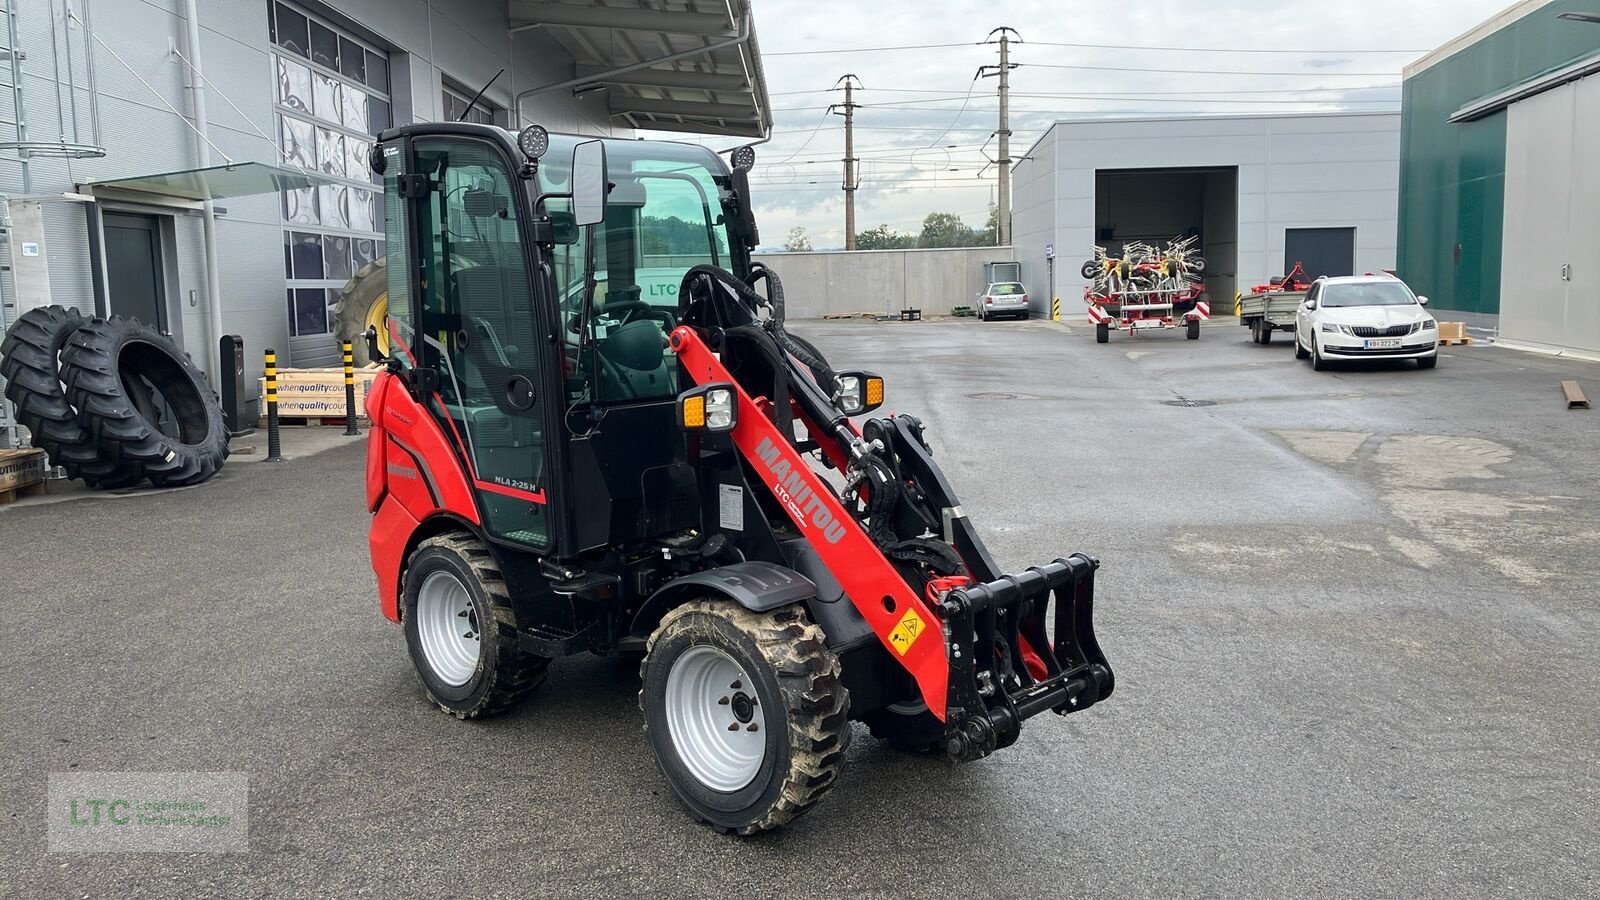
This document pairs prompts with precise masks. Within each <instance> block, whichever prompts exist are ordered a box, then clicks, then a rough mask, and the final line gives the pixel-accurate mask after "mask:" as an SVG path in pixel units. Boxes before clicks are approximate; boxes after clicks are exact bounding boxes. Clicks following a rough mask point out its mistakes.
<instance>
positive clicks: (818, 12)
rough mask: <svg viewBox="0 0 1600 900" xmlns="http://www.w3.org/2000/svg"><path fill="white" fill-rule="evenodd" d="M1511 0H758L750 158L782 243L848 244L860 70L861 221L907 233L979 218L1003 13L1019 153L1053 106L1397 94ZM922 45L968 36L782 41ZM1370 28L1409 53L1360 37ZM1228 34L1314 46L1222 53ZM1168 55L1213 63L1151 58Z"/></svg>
mask: <svg viewBox="0 0 1600 900" xmlns="http://www.w3.org/2000/svg"><path fill="white" fill-rule="evenodd" d="M1504 3H1505V0H1412V2H1409V3H1404V4H1396V3H1391V2H1378V0H1346V2H1345V3H1342V4H1329V3H1326V2H1323V0H1315V2H1312V0H1291V2H1269V0H1206V2H1203V3H1193V2H1190V3H1179V2H1176V0H1161V2H1153V3H1145V4H1135V5H1130V6H1124V7H1119V8H1118V10H1117V14H1116V15H1114V16H1099V15H1089V14H1085V13H1083V12H1081V11H1080V12H1076V13H1070V14H1067V13H1066V12H1065V11H1064V10H1063V6H1062V4H1060V3H1058V2H1055V0H1005V2H977V0H873V2H871V3H849V4H847V3H840V2H826V3H819V2H813V3H795V2H779V0H754V8H755V17H756V29H757V31H758V32H759V33H760V35H761V46H762V51H763V53H764V58H763V65H764V68H765V72H766V78H767V84H768V90H769V91H770V92H771V95H772V96H771V99H772V106H773V117H774V120H775V123H776V124H775V127H774V130H773V139H772V140H771V141H770V142H769V143H767V144H764V145H762V146H761V147H760V148H759V160H758V162H757V164H756V169H755V171H754V172H753V173H752V182H753V183H754V184H755V186H756V203H757V207H756V210H757V214H758V216H759V217H760V220H761V222H762V232H763V234H764V235H766V237H767V240H768V243H779V242H781V240H782V238H783V236H785V235H787V234H788V231H789V229H790V228H791V227H794V226H797V225H798V226H800V227H803V228H805V229H806V231H807V232H808V233H809V235H810V237H811V241H812V244H813V245H814V246H817V247H824V246H829V247H832V246H842V245H843V243H844V212H843V209H844V202H843V192H842V191H841V190H840V182H841V178H842V171H841V169H842V164H841V163H840V159H841V157H843V155H844V136H843V127H842V126H843V121H842V119H841V118H840V117H838V116H824V110H825V109H826V107H827V106H828V105H829V104H831V103H838V102H841V101H842V99H843V97H842V95H841V93H840V92H839V91H836V90H834V89H833V88H834V86H835V82H836V81H837V80H838V78H839V77H840V76H841V75H843V74H845V73H847V72H848V73H853V74H855V75H856V76H857V77H858V78H859V79H860V82H861V84H862V86H863V89H862V90H861V91H859V92H858V93H857V94H856V95H855V99H856V101H857V102H859V103H861V104H862V108H861V109H860V110H858V111H857V113H856V116H855V121H856V125H857V129H856V135H855V145H856V153H857V155H858V156H859V157H860V158H861V159H862V161H863V164H862V169H861V190H860V191H858V192H857V197H856V227H857V229H858V230H864V229H866V228H870V227H873V226H875V225H878V224H889V225H890V226H892V227H895V228H898V229H900V230H905V231H913V230H916V229H917V228H918V227H919V226H920V223H921V221H922V218H923V217H924V216H925V215H927V214H928V213H929V212H934V211H941V212H952V213H957V214H960V215H961V216H962V218H963V219H964V220H965V221H966V222H967V223H968V224H969V225H974V226H979V225H982V224H983V221H984V218H985V217H986V216H987V210H988V205H989V203H990V201H991V197H992V195H993V191H994V189H995V170H994V167H993V166H992V165H990V161H991V160H992V159H993V158H994V157H995V156H996V153H997V148H996V145H995V141H994V140H993V136H994V131H995V129H996V127H997V125H998V98H997V97H996V95H995V87H996V84H995V80H994V79H992V78H990V79H982V80H978V81H974V78H973V76H974V73H975V72H976V71H977V69H978V67H979V66H980V65H985V64H993V63H994V62H996V52H997V51H996V48H995V47H994V46H985V45H982V44H980V43H979V42H981V41H983V40H984V38H985V36H986V35H987V34H988V33H989V31H990V29H991V28H994V27H996V26H998V25H1002V24H1009V25H1012V26H1014V27H1016V28H1017V29H1018V30H1019V31H1020V32H1021V34H1022V38H1023V41H1022V43H1020V44H1013V45H1012V61H1013V62H1016V63H1019V64H1021V65H1020V67H1019V68H1017V69H1015V70H1013V72H1012V73H1011V88H1012V120H1011V129H1012V131H1013V138H1012V156H1013V158H1016V157H1019V156H1021V155H1022V153H1023V152H1024V151H1026V150H1027V148H1028V147H1029V146H1031V145H1032V144H1033V142H1034V141H1035V140H1037V139H1038V137H1039V136H1040V135H1041V134H1042V133H1043V132H1044V130H1045V129H1047V128H1048V127H1049V126H1050V124H1051V123H1052V122H1055V121H1058V120H1060V119H1071V118H1085V117H1095V116H1112V115H1115V116H1129V115H1151V114H1161V115H1173V114H1183V113H1195V114H1213V115H1214V114H1218V113H1234V114H1238V113H1251V112H1286V111H1294V110H1317V109H1337V108H1354V109H1368V110H1372V109H1383V108H1395V107H1397V106H1398V101H1399V91H1398V89H1397V88H1396V87H1394V85H1397V84H1398V82H1399V80H1400V69H1401V67H1402V66H1403V65H1405V64H1406V63H1408V62H1410V61H1412V60H1413V59H1416V58H1417V57H1419V56H1421V55H1423V53H1424V52H1426V51H1428V50H1431V49H1432V48H1434V47H1436V46H1438V45H1440V44H1442V43H1444V42H1445V41H1447V40H1449V39H1450V38H1452V37H1454V36H1455V35H1457V34H1459V33H1461V32H1463V31H1465V30H1467V29H1469V28H1471V27H1473V26H1474V25H1476V24H1477V23H1479V22H1481V21H1483V20H1485V19H1487V18H1489V17H1490V16H1492V15H1494V14H1495V13H1496V12H1498V11H1499V9H1500V8H1501V7H1502V6H1503V5H1504ZM1375 21H1381V22H1383V24H1384V27H1383V29H1382V30H1381V32H1380V31H1375V30H1374V29H1373V28H1372V23H1373V22H1375ZM1052 43H1059V44H1088V45H1092V46H1088V47H1083V46H1071V47H1069V46H1053V45H1052ZM913 44H957V45H959V46H953V47H931V48H926V49H919V50H908V51H891V52H872V51H866V50H858V51H855V52H842V53H829V54H807V55H785V52H784V51H814V50H833V49H840V48H842V47H857V48H860V47H871V46H885V45H892V46H904V45H913ZM1375 44H1376V45H1377V46H1378V47H1383V48H1387V49H1393V50H1397V51H1400V52H1394V53H1383V54H1378V53H1356V52H1351V51H1352V50H1359V49H1366V48H1372V47H1374V45H1375ZM1106 45H1139V46H1161V47H1180V48H1208V49H1206V51H1205V52H1197V51H1195V52H1191V51H1176V50H1164V51H1140V50H1128V49H1119V48H1115V47H1109V46H1106ZM1234 48H1238V49H1293V48H1300V49H1306V50H1308V51H1310V52H1306V53H1304V54H1299V53H1259V54H1258V53H1230V52H1225V51H1226V50H1228V49H1234ZM1323 48H1326V49H1323ZM1051 66H1084V67H1090V66H1092V67H1098V68H1070V69H1069V68H1051ZM1160 69H1175V70H1214V73H1195V72H1181V71H1179V72H1172V71H1154V70H1160ZM1223 73H1227V74H1223ZM1260 73H1297V74H1283V75H1279V74H1260ZM963 104H964V108H963ZM947 129H948V130H947ZM941 132H943V135H942V136H941ZM680 139H681V136H680ZM708 143H711V144H712V145H713V146H718V147H725V146H727V145H728V143H729V142H728V141H727V139H716V140H712V141H708ZM930 145H931V147H930ZM985 167H987V169H986V168H985ZM952 170H953V171H952ZM980 172H982V177H981V178H980V177H978V176H979V173H980Z"/></svg>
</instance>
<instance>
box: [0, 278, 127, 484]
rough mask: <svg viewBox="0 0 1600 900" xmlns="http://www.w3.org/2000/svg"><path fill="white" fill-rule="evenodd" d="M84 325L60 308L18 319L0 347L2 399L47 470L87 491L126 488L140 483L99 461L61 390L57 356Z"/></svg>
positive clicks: (31, 312) (74, 312)
mask: <svg viewBox="0 0 1600 900" xmlns="http://www.w3.org/2000/svg"><path fill="white" fill-rule="evenodd" d="M88 321H89V320H87V319H85V318H84V317H83V316H82V315H80V314H79V313H78V311H77V310H75V309H69V308H67V307H64V306H44V307H39V308H37V309H30V310H28V311H27V312H25V313H23V314H22V315H21V316H18V317H17V320H16V321H15V322H13V323H12V325H11V329H10V330H9V331H7V332H6V334H5V340H4V341H0V378H3V379H5V382H6V396H7V397H10V398H11V402H12V403H15V404H16V407H17V421H18V422H20V423H22V425H23V426H25V427H26V428H27V429H28V432H29V433H30V434H32V435H33V444H34V446H36V447H39V448H41V449H42V450H44V452H45V453H46V454H47V455H49V457H50V464H51V465H55V466H60V467H62V468H63V469H66V470H67V477H69V478H81V479H83V482H84V483H85V484H87V485H89V486H90V487H94V488H120V487H128V486H130V485H134V484H138V483H139V482H140V481H142V480H144V479H143V477H142V476H140V475H138V474H133V475H128V474H124V473H121V472H118V471H117V467H116V466H115V465H113V464H111V463H110V462H107V461H106V460H104V459H101V458H100V452H99V451H98V450H97V449H95V446H94V441H93V439H92V438H91V437H90V436H89V432H87V431H85V430H84V427H83V425H82V424H81V423H79V421H78V414H77V412H76V411H75V410H74V409H73V408H72V404H71V403H69V402H67V394H66V391H65V389H64V388H63V386H62V384H61V352H62V350H63V349H65V347H66V344H67V340H68V339H69V338H71V337H72V335H73V334H74V333H75V332H77V330H78V329H79V328H82V327H83V326H84V325H85V324H87V323H88Z"/></svg>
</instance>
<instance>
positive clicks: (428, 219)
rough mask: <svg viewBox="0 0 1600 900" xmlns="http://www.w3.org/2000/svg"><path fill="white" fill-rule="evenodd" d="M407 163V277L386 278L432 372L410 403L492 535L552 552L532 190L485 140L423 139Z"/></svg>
mask: <svg viewBox="0 0 1600 900" xmlns="http://www.w3.org/2000/svg"><path fill="white" fill-rule="evenodd" d="M408 151H409V152H408V153H407V154H406V155H407V159H406V163H407V165H406V166H405V171H406V172H407V173H409V175H410V178H409V179H408V184H407V185H406V187H405V189H404V190H403V191H402V193H403V194H405V195H406V196H407V198H408V199H407V200H406V204H407V207H408V208H407V209H406V210H405V212H406V218H407V219H409V221H410V223H411V224H410V227H408V228H406V231H407V232H408V234H407V235H405V236H403V237H404V238H409V240H410V243H409V245H408V251H409V252H408V254H407V256H408V257H409V258H410V259H409V265H408V268H409V269H410V272H409V273H408V274H406V275H402V274H401V273H399V272H394V271H393V270H391V275H390V278H391V282H394V281H398V280H402V279H403V280H406V281H409V283H410V285H411V287H412V291H413V296H414V298H415V303H414V304H413V305H414V306H415V311H414V315H413V319H414V329H415V340H414V341H413V342H412V343H411V345H410V346H411V348H412V351H413V352H414V354H415V358H416V365H417V368H418V369H419V370H430V371H431V374H422V377H421V378H416V377H413V379H412V385H413V392H414V393H418V394H424V395H425V396H419V397H418V399H419V400H420V401H421V402H422V403H423V404H424V405H425V406H426V407H427V408H428V410H429V411H430V412H431V413H432V414H433V415H434V417H435V418H436V419H437V420H438V423H439V426H440V428H441V430H442V431H443V432H444V435H445V439H446V441H447V442H449V443H450V444H451V445H452V446H453V447H454V448H455V450H456V452H457V453H458V454H459V455H460V458H461V462H462V464H463V467H464V471H465V472H466V475H467V479H468V481H469V483H470V484H471V485H472V487H473V490H474V492H475V494H476V500H477V505H478V510H479V513H480V515H481V518H482V525H483V527H484V529H485V531H486V532H488V534H489V535H490V536H491V537H493V538H496V539H499V540H502V541H510V542H514V543H517V544H522V545H526V546H528V547H530V548H533V549H536V550H545V549H548V548H549V547H550V546H551V533H550V527H551V526H550V516H549V515H548V502H547V501H548V491H547V479H548V477H549V472H550V468H551V467H550V466H549V465H547V457H548V453H547V447H546V438H547V435H546V427H545V415H544V412H545V405H546V398H545V397H544V393H545V391H544V390H543V388H542V387H541V386H542V385H543V384H544V383H545V381H544V378H543V376H542V374H541V372H542V369H541V366H542V364H543V363H544V362H545V360H544V359H543V358H542V357H543V355H544V354H545V353H546V350H545V348H544V347H543V346H542V344H541V341H540V340H539V334H540V333H541V331H543V330H545V329H541V328H540V327H539V322H540V319H539V316H538V314H537V308H536V305H535V288H534V284H533V281H532V279H531V278H530V276H529V271H530V260H529V255H528V254H529V250H528V244H527V243H526V242H525V241H524V240H523V237H524V234H523V232H524V229H525V228H526V227H527V223H526V222H524V221H523V215H524V212H523V204H522V203H521V202H520V199H519V192H521V191H523V190H525V187H524V185H523V183H522V181H521V179H520V178H519V177H518V176H517V174H516V171H515V170H514V169H513V167H512V164H511V162H510V161H509V160H508V158H507V156H506V153H505V151H504V149H503V148H502V147H500V146H498V145H497V144H495V143H493V142H491V141H490V140H487V139H481V138H477V137H471V136H457V135H439V136H432V135H430V136H418V137H415V138H413V139H412V140H411V141H410V143H409V147H408ZM394 246H395V242H394V241H393V240H391V241H390V247H394ZM390 297H391V303H393V299H392V298H393V297H394V293H393V291H392V290H391V294H390ZM416 374H418V373H413V375H414V376H415V375H416ZM419 386H420V387H421V388H422V389H421V390H419Z"/></svg>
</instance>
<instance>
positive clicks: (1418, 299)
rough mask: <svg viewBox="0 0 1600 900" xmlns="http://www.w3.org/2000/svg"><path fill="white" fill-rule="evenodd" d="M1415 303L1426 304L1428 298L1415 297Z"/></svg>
mask: <svg viewBox="0 0 1600 900" xmlns="http://www.w3.org/2000/svg"><path fill="white" fill-rule="evenodd" d="M1417 305H1418V306H1427V305H1428V298H1427V297H1418V298H1417Z"/></svg>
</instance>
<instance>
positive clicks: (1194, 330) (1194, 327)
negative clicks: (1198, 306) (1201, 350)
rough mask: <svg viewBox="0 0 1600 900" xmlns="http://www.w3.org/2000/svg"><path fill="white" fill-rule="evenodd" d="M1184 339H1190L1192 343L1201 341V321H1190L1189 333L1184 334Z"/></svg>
mask: <svg viewBox="0 0 1600 900" xmlns="http://www.w3.org/2000/svg"><path fill="white" fill-rule="evenodd" d="M1184 337H1186V338H1188V339H1189V340H1191V341H1198V340H1200V320H1199V319H1190V320H1189V329H1188V332H1187V333H1186V334H1184Z"/></svg>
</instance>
